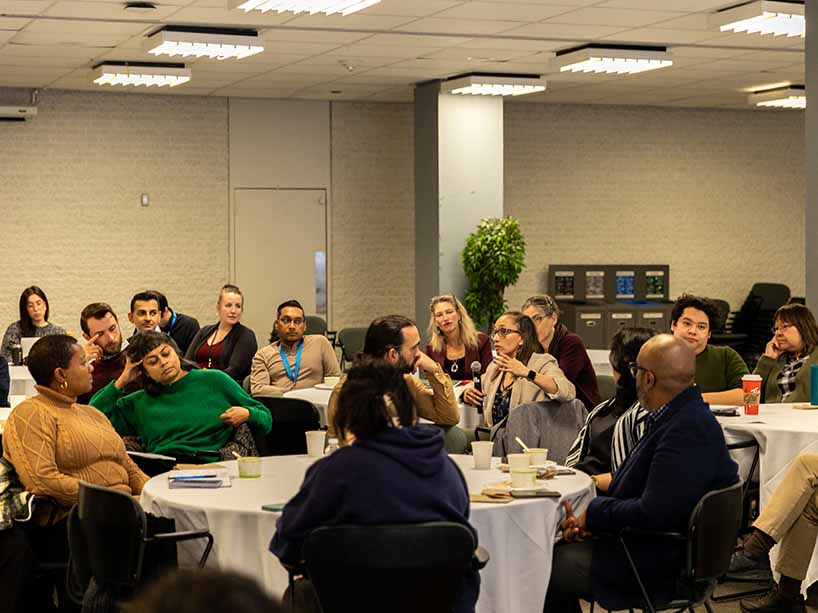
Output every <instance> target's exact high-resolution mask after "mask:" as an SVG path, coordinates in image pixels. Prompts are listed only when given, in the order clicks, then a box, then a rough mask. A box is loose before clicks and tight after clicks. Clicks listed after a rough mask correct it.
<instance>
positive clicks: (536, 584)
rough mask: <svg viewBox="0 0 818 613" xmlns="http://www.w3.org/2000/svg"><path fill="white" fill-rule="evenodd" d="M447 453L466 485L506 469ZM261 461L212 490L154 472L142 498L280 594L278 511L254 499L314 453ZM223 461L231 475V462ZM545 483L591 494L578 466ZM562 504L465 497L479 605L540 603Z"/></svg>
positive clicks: (264, 496) (580, 497)
mask: <svg viewBox="0 0 818 613" xmlns="http://www.w3.org/2000/svg"><path fill="white" fill-rule="evenodd" d="M452 459H454V460H455V462H457V464H458V465H459V466H460V467H461V469H463V473H464V475H465V477H466V482H467V484H468V487H469V491H470V492H472V493H479V492H480V491H481V490H482V488H483V486H484V485H485V484H487V483H495V482H497V481H502V480H503V479H504V478H505V477H507V475H504V474H503V473H501V472H499V471H498V470H495V469H492V470H486V471H478V470H474V469H473V468H472V466H473V459H472V458H471V457H470V456H452ZM262 461H263V476H262V478H261V479H238V478H236V479H234V480H233V482H232V483H233V484H232V487H230V488H223V489H218V490H179V489H177V490H171V489H169V488H168V485H167V479H166V477H165V476H162V475H160V476H158V477H154V478H153V479H151V480H150V481H149V482H148V483H147V485H146V486H145V489H144V490H143V491H142V497H141V501H142V506H143V507H144V508H145V510H146V511H148V512H150V513H153V514H155V515H161V516H164V517H173V518H174V519H175V520H176V527H177V529H178V530H191V529H197V528H204V527H207V528H209V529H210V531H211V532H212V533H213V536H214V538H215V546H214V548H213V552H212V553H211V555H210V565H214V566H219V567H222V568H229V569H232V570H236V571H240V572H243V573H246V574H248V575H250V576H253V577H255V578H257V579H258V580H259V581H261V582H262V583H263V585H265V586H266V587H267V589H268V590H269V591H270V592H271V593H273V594H275V595H278V596H281V595H282V594H283V593H284V590H285V589H286V587H287V573H286V571H285V570H284V568H283V567H282V566H281V565H280V564H279V563H278V560H277V558H275V556H273V555H272V554H271V553H270V552H269V551H268V550H267V547H268V545H269V543H270V539H271V538H272V536H273V532H274V531H275V522H276V519H278V517H279V514H278V513H271V512H267V511H262V510H261V505H262V504H266V503H276V502H285V501H287V500H289V499H290V498H291V497H292V496H293V495H294V494H295V493H296V491H297V490H298V487H299V486H300V484H301V481H302V479H303V476H304V473H305V472H306V470H307V468H308V467H309V466H310V464H311V463H312V462H313V461H314V460H313V459H311V458H308V457H306V456H278V457H268V458H263V460H262ZM497 461H498V460H497V458H495V462H497ZM224 464H225V465H226V466H228V468H229V470H230V472H231V474H232V475H234V476H235V475H236V472H237V469H236V465H235V462H224ZM550 485H551V487H552V489H555V490H557V491H559V492H561V493H562V494H563V496H564V497H568V498H570V499H571V500H572V501H574V506H575V508H577V509H578V510H579V511H582V510H584V509H585V507H586V506H587V504H588V502H589V501H590V500H591V498H592V497H593V488H592V486H591V480H590V479H589V478H588V476H587V475H585V474H583V473H577V474H576V475H573V476H566V477H557V478H556V479H554V480H553V481H552V482H550ZM561 511H562V507H561V506H559V503H558V499H556V498H537V499H533V500H518V501H515V502H512V503H509V504H473V505H472V507H471V523H472V525H473V526H474V527H475V528H476V529H477V532H478V535H479V539H480V544H481V545H482V546H483V547H485V548H486V549H487V550H488V551H489V554H490V555H491V561H490V562H489V564H488V566H487V567H486V568H485V569H484V570H483V571H482V572H481V578H482V586H481V590H480V600H479V601H478V604H477V611H478V612H479V613H495V612H496V613H509V612H514V613H535V612H536V613H539V612H540V611H542V606H543V602H544V600H545V590H546V587H547V585H548V580H549V577H550V575H551V558H552V551H553V547H554V541H555V538H556V537H555V535H556V530H557V525H558V520H559V519H560V516H561ZM200 551H201V545H200V544H198V543H189V544H185V545H181V546H180V561H181V562H182V563H191V562H192V561H193V560H196V559H198V555H199V552H200Z"/></svg>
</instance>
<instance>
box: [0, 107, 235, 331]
mask: <svg viewBox="0 0 818 613" xmlns="http://www.w3.org/2000/svg"><path fill="white" fill-rule="evenodd" d="M227 155H228V147H227V101H226V99H224V98H203V97H193V96H191V97H188V96H184V97H176V96H157V95H134V94H132V95H128V94H109V93H105V94H103V93H96V92H68V91H46V92H43V93H42V95H41V100H40V104H39V114H38V116H37V118H36V119H35V120H34V121H31V122H27V123H25V124H8V123H6V124H0V215H2V222H0V227H2V231H0V236H2V239H1V240H0V243H2V247H0V259H1V260H2V262H3V263H4V269H5V274H4V275H3V276H2V281H0V333H2V331H4V330H5V327H6V326H7V325H8V324H9V323H10V322H11V321H14V320H16V319H18V311H17V308H18V307H17V302H18V299H19V296H20V292H21V291H22V289H23V288H24V287H26V286H28V285H32V284H35V285H39V286H40V287H42V288H43V289H44V290H45V292H46V294H48V298H49V302H50V304H51V321H52V322H54V323H56V324H59V325H62V326H64V327H65V328H66V329H68V330H71V331H74V332H76V333H79V313H80V311H81V309H82V307H83V306H85V305H86V304H87V303H89V302H93V301H97V300H100V301H107V302H110V303H111V305H112V306H113V307H114V309H116V311H117V313H118V314H119V316H120V319H121V320H125V322H126V323H127V318H126V314H127V311H128V302H129V300H130V297H131V296H132V295H133V294H134V293H135V292H136V291H139V290H142V289H145V288H148V287H150V288H156V289H159V290H163V291H165V292H166V294H167V295H168V298H169V299H170V301H171V303H172V305H173V306H174V307H176V308H178V309H179V310H180V311H182V312H185V313H188V314H191V315H194V316H196V317H198V318H199V319H200V320H201V321H211V320H215V317H216V316H215V301H216V298H217V294H218V288H219V287H220V286H221V285H222V284H223V283H224V282H225V281H226V280H227V275H228V251H227V249H228V246H227V197H228V192H227V173H228V164H227V159H228V158H227ZM143 192H146V193H148V194H150V198H151V204H150V207H148V208H141V207H140V205H139V198H140V194H141V193H143ZM127 329H128V330H130V326H127Z"/></svg>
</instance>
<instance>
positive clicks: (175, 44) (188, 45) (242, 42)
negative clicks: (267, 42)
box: [142, 28, 264, 60]
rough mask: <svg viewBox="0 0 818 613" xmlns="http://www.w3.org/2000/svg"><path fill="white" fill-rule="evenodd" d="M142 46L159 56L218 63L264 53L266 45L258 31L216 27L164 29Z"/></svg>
mask: <svg viewBox="0 0 818 613" xmlns="http://www.w3.org/2000/svg"><path fill="white" fill-rule="evenodd" d="M142 47H143V49H144V50H145V51H146V52H148V53H150V54H151V55H156V56H160V55H168V56H170V57H177V56H178V57H209V58H211V59H215V60H226V59H229V58H235V59H237V60H240V59H243V58H246V57H250V56H251V55H255V54H257V53H261V52H262V51H264V43H263V42H262V39H261V36H259V34H258V32H256V31H255V30H238V29H236V30H230V29H217V28H200V29H194V28H178V29H177V28H163V29H161V30H159V31H158V32H154V33H153V34H151V35H150V36H149V37H148V38H147V40H146V41H145V42H144V44H143V45H142Z"/></svg>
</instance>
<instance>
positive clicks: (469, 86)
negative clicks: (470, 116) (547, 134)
mask: <svg viewBox="0 0 818 613" xmlns="http://www.w3.org/2000/svg"><path fill="white" fill-rule="evenodd" d="M440 91H441V93H444V94H464V95H469V94H470V95H472V96H524V95H526V94H535V93H537V92H544V91H545V79H543V78H542V77H541V76H539V75H491V74H468V75H460V76H457V77H452V78H451V79H448V80H446V81H443V83H441V85H440Z"/></svg>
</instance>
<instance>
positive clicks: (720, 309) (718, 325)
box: [710, 298, 730, 334]
mask: <svg viewBox="0 0 818 613" xmlns="http://www.w3.org/2000/svg"><path fill="white" fill-rule="evenodd" d="M710 302H712V303H713V304H714V305H715V307H716V312H717V313H718V320H717V321H713V322H710V331H711V332H712V333H713V334H719V333H721V332H723V331H724V324H725V323H726V322H727V317H728V316H729V315H730V303H729V302H727V301H726V300H721V299H719V298H711V299H710Z"/></svg>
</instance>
